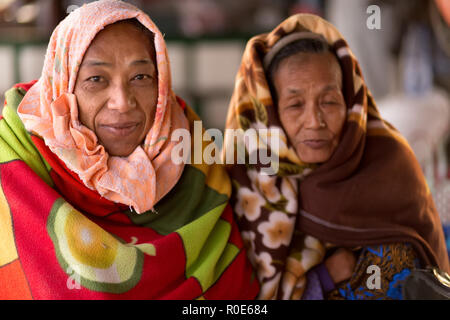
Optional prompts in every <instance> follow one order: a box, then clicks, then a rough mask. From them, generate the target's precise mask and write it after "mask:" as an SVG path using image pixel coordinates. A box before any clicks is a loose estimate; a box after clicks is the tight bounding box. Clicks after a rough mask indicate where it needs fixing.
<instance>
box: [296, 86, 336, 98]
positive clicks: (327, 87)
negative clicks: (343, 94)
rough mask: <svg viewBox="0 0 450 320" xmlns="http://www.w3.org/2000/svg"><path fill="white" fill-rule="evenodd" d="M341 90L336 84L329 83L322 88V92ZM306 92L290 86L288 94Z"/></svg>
mask: <svg viewBox="0 0 450 320" xmlns="http://www.w3.org/2000/svg"><path fill="white" fill-rule="evenodd" d="M335 90H336V91H339V90H340V89H339V87H338V86H337V85H335V84H329V85H326V86H325V87H323V89H321V90H320V91H321V92H326V91H335ZM303 92H305V90H304V89H296V88H288V95H297V94H301V93H303Z"/></svg>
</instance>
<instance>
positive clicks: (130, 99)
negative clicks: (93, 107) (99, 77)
mask: <svg viewBox="0 0 450 320" xmlns="http://www.w3.org/2000/svg"><path fill="white" fill-rule="evenodd" d="M135 107H136V98H135V96H134V94H133V93H132V92H131V91H130V89H129V88H127V86H126V85H123V84H121V85H117V86H112V90H111V93H110V98H109V102H108V108H109V109H111V110H116V111H118V112H120V113H126V112H128V111H130V110H132V109H134V108H135Z"/></svg>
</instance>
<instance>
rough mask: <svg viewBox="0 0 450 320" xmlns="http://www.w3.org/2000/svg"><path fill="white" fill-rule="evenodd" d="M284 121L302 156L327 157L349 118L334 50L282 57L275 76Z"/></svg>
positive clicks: (315, 159)
mask: <svg viewBox="0 0 450 320" xmlns="http://www.w3.org/2000/svg"><path fill="white" fill-rule="evenodd" d="M273 83H274V87H275V90H276V93H277V97H278V113H279V117H280V120H281V124H282V125H283V127H284V130H285V132H286V134H287V135H288V138H289V140H290V142H291V143H292V145H293V146H294V147H295V150H296V152H297V155H298V156H299V158H300V159H301V160H302V161H303V162H306V163H323V162H325V161H327V160H328V159H329V158H330V157H331V155H332V154H333V152H334V151H335V149H336V147H337V146H338V144H339V139H340V136H341V132H342V128H343V126H344V122H345V119H346V106H345V101H344V97H343V95H342V73H341V68H340V66H339V64H338V62H337V59H336V58H335V57H334V55H333V54H332V53H329V52H327V53H298V54H295V55H293V56H290V57H288V58H286V59H284V60H282V61H281V63H280V65H279V66H278V69H277V70H276V72H275V74H274V76H273Z"/></svg>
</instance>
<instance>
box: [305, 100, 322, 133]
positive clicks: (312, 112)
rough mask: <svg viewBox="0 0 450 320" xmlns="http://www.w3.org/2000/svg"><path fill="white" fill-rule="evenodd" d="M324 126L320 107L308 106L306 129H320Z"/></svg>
mask: <svg viewBox="0 0 450 320" xmlns="http://www.w3.org/2000/svg"><path fill="white" fill-rule="evenodd" d="M323 126H324V122H323V117H322V113H321V111H320V109H319V107H318V106H316V105H309V106H306V110H305V122H304V127H305V128H306V129H320V128H322V127H323Z"/></svg>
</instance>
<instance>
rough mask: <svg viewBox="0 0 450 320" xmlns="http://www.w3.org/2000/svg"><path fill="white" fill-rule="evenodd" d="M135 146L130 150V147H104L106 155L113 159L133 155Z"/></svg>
mask: <svg viewBox="0 0 450 320" xmlns="http://www.w3.org/2000/svg"><path fill="white" fill-rule="evenodd" d="M136 147H137V146H135V147H133V148H130V147H124V148H117V147H114V148H107V147H105V150H106V152H108V154H109V155H110V156H113V157H128V156H129V155H130V154H132V153H133V151H134V150H135V149H136Z"/></svg>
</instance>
